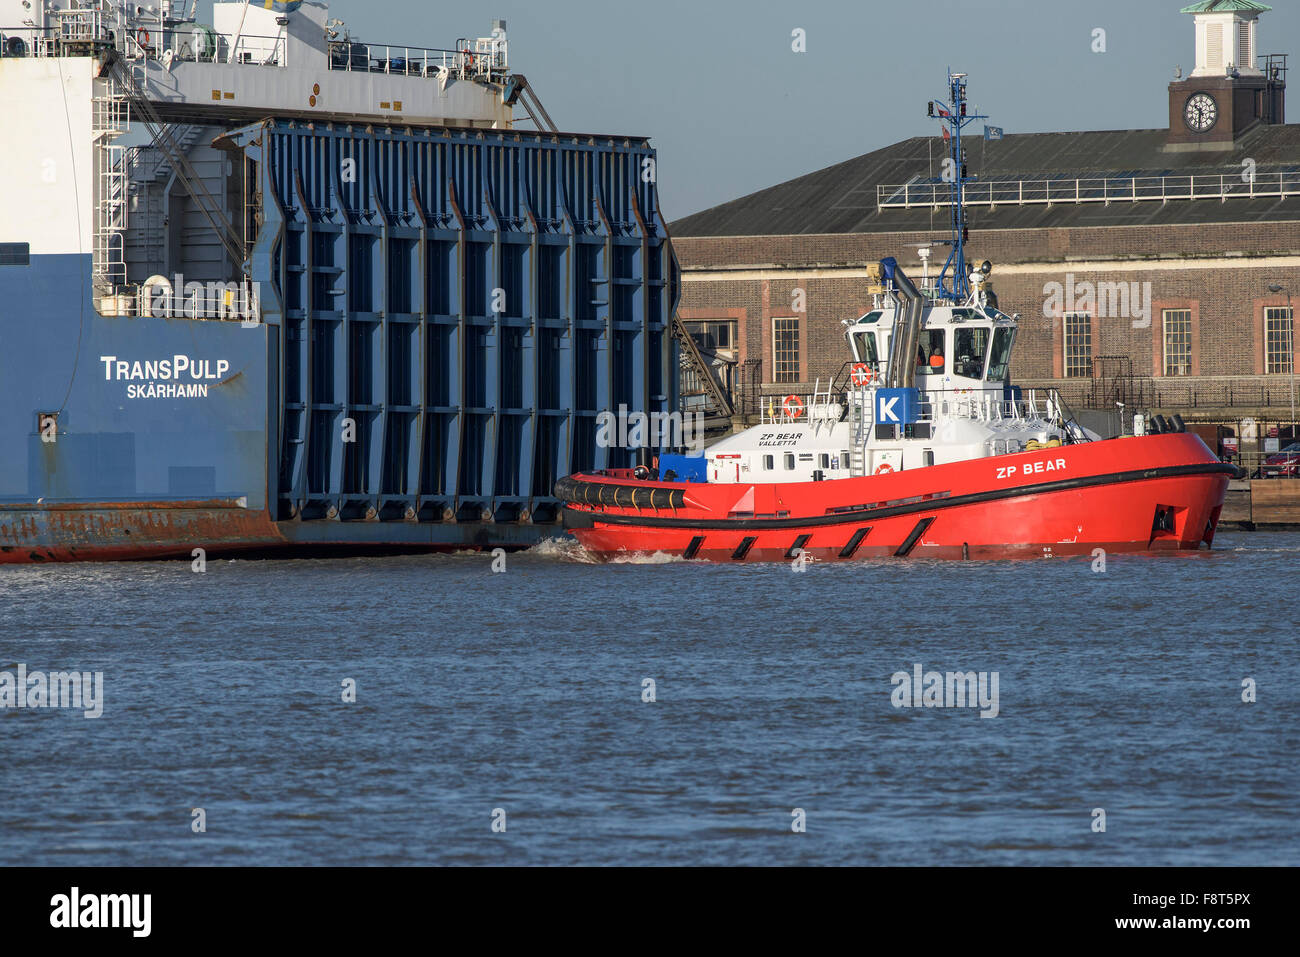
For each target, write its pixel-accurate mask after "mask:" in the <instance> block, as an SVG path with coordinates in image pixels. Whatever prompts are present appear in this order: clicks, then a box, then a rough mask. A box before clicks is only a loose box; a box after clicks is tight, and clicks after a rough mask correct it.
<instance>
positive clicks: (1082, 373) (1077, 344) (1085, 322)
mask: <svg viewBox="0 0 1300 957" xmlns="http://www.w3.org/2000/svg"><path fill="white" fill-rule="evenodd" d="M1065 375H1066V378H1070V379H1075V378H1083V379H1087V378H1091V377H1092V316H1089V315H1087V314H1086V313H1077V312H1076V313H1070V314H1068V315H1067V316H1066V317H1065Z"/></svg>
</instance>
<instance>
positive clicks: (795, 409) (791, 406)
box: [781, 395, 803, 419]
mask: <svg viewBox="0 0 1300 957" xmlns="http://www.w3.org/2000/svg"><path fill="white" fill-rule="evenodd" d="M781 410H782V411H783V412H785V414H786V415H788V416H789V417H790V418H792V419H797V418H799V416H801V415H803V400H802V399H800V398H799V397H798V396H797V395H787V396H786V397H785V399H784V400H783V401H782V402H781Z"/></svg>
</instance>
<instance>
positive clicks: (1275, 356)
mask: <svg viewBox="0 0 1300 957" xmlns="http://www.w3.org/2000/svg"><path fill="white" fill-rule="evenodd" d="M1273 322H1277V323H1278V334H1277V335H1274V334H1273V329H1272V328H1271V324H1272V323H1273ZM1275 344H1276V348H1274V345H1275ZM1294 367H1295V311H1294V309H1292V308H1291V307H1290V306H1265V307H1264V374H1265V375H1290V374H1291V372H1292V370H1293V369H1294Z"/></svg>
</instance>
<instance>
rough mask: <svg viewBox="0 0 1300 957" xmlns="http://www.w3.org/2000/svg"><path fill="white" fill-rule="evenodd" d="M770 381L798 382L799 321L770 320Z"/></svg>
mask: <svg viewBox="0 0 1300 957" xmlns="http://www.w3.org/2000/svg"><path fill="white" fill-rule="evenodd" d="M772 370H773V372H772V375H773V378H772V381H774V382H798V381H799V320H798V319H773V320H772Z"/></svg>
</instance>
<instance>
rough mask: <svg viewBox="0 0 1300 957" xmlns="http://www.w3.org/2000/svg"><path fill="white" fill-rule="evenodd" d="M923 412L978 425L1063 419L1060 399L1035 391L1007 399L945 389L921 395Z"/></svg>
mask: <svg viewBox="0 0 1300 957" xmlns="http://www.w3.org/2000/svg"><path fill="white" fill-rule="evenodd" d="M921 409H922V410H923V411H924V410H926V409H929V410H931V412H932V415H937V416H938V417H939V418H947V419H970V420H974V421H977V422H1005V421H1016V422H1028V421H1044V422H1051V421H1054V420H1056V419H1058V418H1060V417H1061V408H1060V402H1059V396H1053V395H1051V394H1042V395H1040V394H1039V393H1037V392H1036V391H1034V390H1030V392H1029V393H1028V394H1026V395H1023V396H1021V397H1020V398H1018V399H1016V398H1010V399H1009V398H1006V397H1005V396H998V395H996V394H995V393H991V392H988V391H984V390H978V389H974V390H972V389H945V390H940V391H933V392H923V393H922V394H921Z"/></svg>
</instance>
